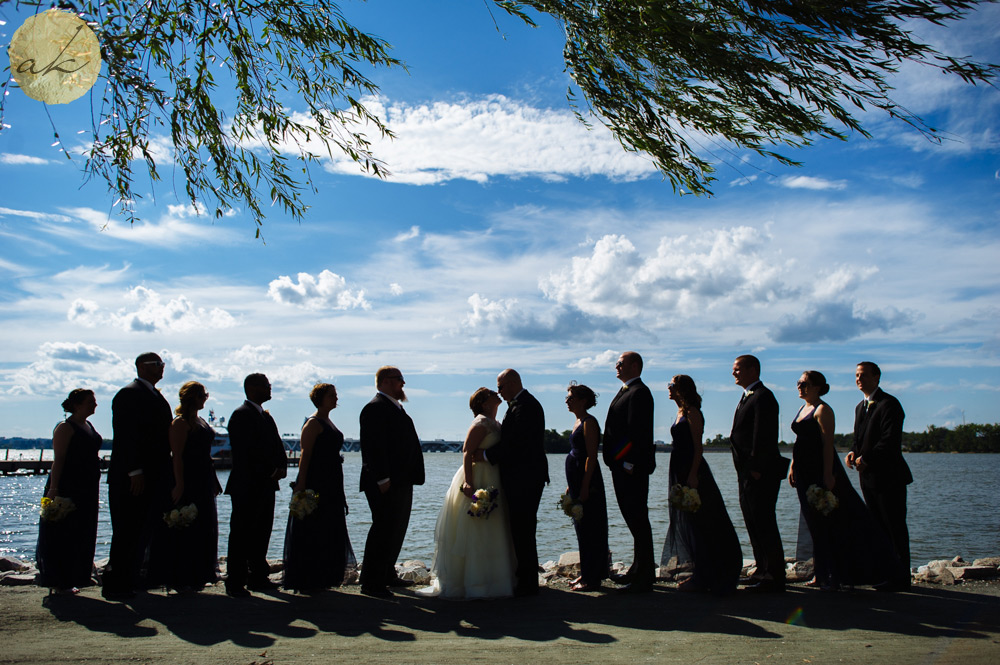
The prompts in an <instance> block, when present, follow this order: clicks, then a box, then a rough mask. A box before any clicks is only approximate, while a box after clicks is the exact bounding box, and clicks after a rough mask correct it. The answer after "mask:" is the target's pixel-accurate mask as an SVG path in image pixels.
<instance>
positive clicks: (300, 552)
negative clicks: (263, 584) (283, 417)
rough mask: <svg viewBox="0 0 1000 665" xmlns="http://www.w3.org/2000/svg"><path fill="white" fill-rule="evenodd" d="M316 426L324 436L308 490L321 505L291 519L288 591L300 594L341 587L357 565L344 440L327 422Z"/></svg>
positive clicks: (312, 461) (316, 446)
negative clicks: (350, 531)
mask: <svg viewBox="0 0 1000 665" xmlns="http://www.w3.org/2000/svg"><path fill="white" fill-rule="evenodd" d="M316 420H317V422H319V423H320V425H322V427H323V431H321V432H320V433H319V435H318V436H317V437H316V441H315V443H314V444H313V450H312V459H310V461H309V468H308V469H307V471H306V483H305V486H306V489H311V490H313V491H314V492H316V494H318V495H319V503H318V504H317V506H316V510H314V511H313V512H312V513H311V514H309V515H307V516H306V517H304V518H302V519H299V518H296V517H293V516H291V515H289V516H288V526H287V527H286V528H285V553H284V560H285V576H284V584H283V585H284V587H285V588H286V589H297V590H300V591H309V590H316V589H328V588H330V587H336V586H340V585H341V584H342V583H343V581H344V572H345V570H346V569H347V567H348V566H354V565H356V563H357V561H356V559H355V558H354V550H353V549H352V548H351V540H350V538H349V536H348V535H347V517H346V515H347V510H346V506H347V499H346V497H345V496H344V466H343V464H344V460H343V457H341V455H340V449H341V448H342V447H343V445H344V435H343V433H341V431H340V430H339V429H337V428H336V427H332V426H330V424H328V423H327V422H325V421H324V420H323V419H320V418H316ZM296 482H297V481H296Z"/></svg>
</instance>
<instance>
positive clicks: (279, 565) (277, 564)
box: [267, 559, 285, 575]
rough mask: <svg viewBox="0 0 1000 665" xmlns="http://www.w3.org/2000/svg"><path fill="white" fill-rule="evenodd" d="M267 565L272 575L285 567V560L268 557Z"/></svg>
mask: <svg viewBox="0 0 1000 665" xmlns="http://www.w3.org/2000/svg"><path fill="white" fill-rule="evenodd" d="M267 567H268V568H269V569H270V571H271V575H274V574H275V573H280V572H281V571H283V570H284V569H285V562H284V561H282V560H281V559H268V560H267Z"/></svg>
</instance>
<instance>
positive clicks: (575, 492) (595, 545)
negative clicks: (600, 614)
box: [566, 382, 608, 592]
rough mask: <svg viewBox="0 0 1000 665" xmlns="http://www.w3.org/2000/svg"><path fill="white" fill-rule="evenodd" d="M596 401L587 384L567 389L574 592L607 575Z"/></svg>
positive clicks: (605, 509) (594, 587)
mask: <svg viewBox="0 0 1000 665" xmlns="http://www.w3.org/2000/svg"><path fill="white" fill-rule="evenodd" d="M596 404H597V395H596V394H595V393H594V391H593V390H591V389H590V388H588V387H587V386H584V385H580V384H578V383H576V382H573V383H571V384H570V385H569V387H567V388H566V409H567V410H568V411H569V412H570V413H572V414H573V415H574V416H576V421H575V422H574V423H573V431H572V433H571V434H570V435H569V445H570V450H569V454H567V455H566V494H567V495H569V498H570V499H571V500H572V501H573V503H574V504H579V505H580V507H581V509H582V512H581V513H580V517H579V519H577V518H575V517H574V519H573V526H574V527H575V528H576V540H577V544H578V547H579V551H580V577H578V578H577V579H575V580H573V582H572V583H571V584H570V589H572V590H573V591H582V592H588V591H599V590H600V588H601V582H602V581H603V580H604V579H606V578H607V577H608V499H607V496H606V495H605V493H604V478H603V477H602V476H601V465H600V464H598V462H597V446H598V444H599V443H600V441H601V426H600V424H599V423H598V422H597V418H595V417H594V416H592V415H590V413H588V410H589V409H591V408H593V407H594V406H595V405H596Z"/></svg>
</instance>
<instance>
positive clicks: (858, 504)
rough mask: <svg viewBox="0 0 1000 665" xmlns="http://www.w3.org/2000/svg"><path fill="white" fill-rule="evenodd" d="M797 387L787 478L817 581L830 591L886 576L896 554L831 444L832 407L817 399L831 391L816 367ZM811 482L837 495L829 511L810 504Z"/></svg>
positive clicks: (888, 575) (803, 376) (890, 572)
mask: <svg viewBox="0 0 1000 665" xmlns="http://www.w3.org/2000/svg"><path fill="white" fill-rule="evenodd" d="M796 387H797V388H798V391H799V397H800V398H802V400H803V401H804V402H805V404H803V405H802V407H800V408H799V411H798V413H796V414H795V420H794V421H792V431H793V432H795V447H794V448H793V449H792V466H791V468H790V469H789V471H788V482H789V483H790V484H791V485H792V487H794V488H795V490H796V493H797V494H798V496H799V503H800V505H801V507H802V516H803V517H804V518H805V521H806V524H807V526H808V527H809V535H810V536H811V537H812V541H813V562H814V565H815V570H816V583H817V584H818V585H819V586H820V588H821V589H823V590H826V591H835V590H837V589H839V588H840V586H841V585H847V586H854V585H856V584H875V583H878V582H883V581H885V580H887V579H889V578H890V576H891V574H892V565H893V563H895V561H896V558H895V556H894V555H893V553H892V548H891V545H890V544H889V541H888V539H887V537H886V536H885V535H884V533H883V532H882V531H881V529H880V528H878V526H877V525H876V523H875V518H874V516H873V515H872V514H871V512H870V511H869V510H868V508H867V506H865V503H864V501H862V499H861V497H860V496H859V495H858V493H857V491H856V490H855V489H854V486H853V485H851V481H850V479H849V478H848V477H847V471H846V470H845V469H844V466H843V465H842V464H841V463H840V458H839V457H838V456H837V452H836V450H835V449H834V446H833V433H834V427H835V424H836V421H835V418H834V413H833V409H832V408H830V405H829V404H827V403H826V402H824V401H823V400H822V397H823V395H825V394H827V393H828V392H829V391H830V386H829V385H828V384H827V382H826V377H824V376H823V374H822V373H820V372H816V371H807V372H803V374H802V376H801V377H800V378H799V380H798V383H796ZM813 485H816V486H818V487H820V488H822V489H824V490H829V491H832V492H833V494H834V496H836V497H837V502H838V506H837V507H836V508H835V509H833V510H832V511H830V513H829V514H827V515H824V514H823V513H821V512H820V511H819V510H817V509H816V508H814V507H813V506H812V505H811V504H810V503H809V499H808V491H809V488H810V487H812V486H813Z"/></svg>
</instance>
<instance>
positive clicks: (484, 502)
mask: <svg viewBox="0 0 1000 665" xmlns="http://www.w3.org/2000/svg"><path fill="white" fill-rule="evenodd" d="M472 496H473V500H472V505H471V506H469V509H468V510H467V511H466V512H467V513H468V514H469V515H471V516H472V517H485V518H489V516H490V513H492V512H493V511H494V510H496V507H497V505H498V504H499V502H498V501H497V497H499V496H500V490H498V489H497V488H496V487H493V486H492V485H491V486H489V487H487V488H486V489H481V490H476V491H475V492H473V494H472Z"/></svg>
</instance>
